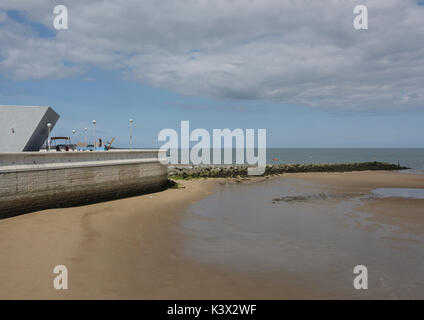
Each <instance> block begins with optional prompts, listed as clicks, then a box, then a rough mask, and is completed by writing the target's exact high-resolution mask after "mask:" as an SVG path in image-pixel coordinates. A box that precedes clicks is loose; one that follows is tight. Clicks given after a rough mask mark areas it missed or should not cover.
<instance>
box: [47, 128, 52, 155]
mask: <svg viewBox="0 0 424 320" xmlns="http://www.w3.org/2000/svg"><path fill="white" fill-rule="evenodd" d="M47 128H48V130H49V136H48V138H47V151H50V132H51V129H52V124H51V123H50V122H49V123H48V124H47Z"/></svg>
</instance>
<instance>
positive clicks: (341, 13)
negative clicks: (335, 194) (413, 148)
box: [0, 0, 424, 109]
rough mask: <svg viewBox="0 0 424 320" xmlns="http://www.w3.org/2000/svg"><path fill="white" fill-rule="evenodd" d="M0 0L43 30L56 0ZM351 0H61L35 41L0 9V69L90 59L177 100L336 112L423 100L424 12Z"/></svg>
mask: <svg viewBox="0 0 424 320" xmlns="http://www.w3.org/2000/svg"><path fill="white" fill-rule="evenodd" d="M15 2H16V1H12V0H2V3H1V4H0V9H17V10H24V11H25V12H26V14H27V16H28V18H29V19H31V20H32V21H35V22H38V23H42V24H44V25H45V26H47V27H49V28H52V21H53V13H52V11H53V7H54V6H55V5H56V4H57V3H56V1H49V0H44V1H42V2H41V3H40V2H37V4H35V3H34V2H33V1H29V0H27V1H20V2H19V4H16V3H15ZM362 3H363V4H366V5H367V6H368V9H369V15H370V16H369V30H366V31H357V30H355V29H354V28H353V26H352V23H353V19H354V15H353V8H354V6H355V5H356V4H357V1H353V0H345V1H343V0H304V1H300V0H299V1H294V0H286V1H283V0H253V1H247V0H246V1H241V0H240V1H229V0H215V1H205V0H179V1H171V0H168V1H165V0H155V1H136V0H130V1H125V2H122V1H118V0H106V1H90V2H88V1H83V0H77V1H72V2H71V1H69V3H67V2H66V1H65V2H64V3H63V4H65V5H67V6H68V9H69V14H70V17H69V30H67V31H58V32H57V36H56V38H40V37H39V35H37V33H34V32H32V31H31V28H30V27H29V26H23V25H21V24H17V23H16V22H14V21H12V20H11V19H9V18H7V17H6V16H5V15H4V13H3V14H2V15H0V22H1V21H3V22H2V23H3V25H2V26H1V27H0V41H1V43H2V46H1V48H0V55H1V56H2V57H3V59H4V60H3V61H1V62H0V72H1V73H3V74H5V75H7V76H10V77H12V78H15V79H41V78H53V79H55V78H62V77H68V76H71V75H75V74H81V73H84V71H85V70H88V69H89V68H91V67H93V66H96V67H101V68H107V69H116V70H120V71H121V72H122V73H123V74H124V75H125V76H126V77H128V78H130V79H135V80H137V81H141V82H143V83H147V84H149V85H151V86H155V87H161V88H167V89H170V90H173V91H176V92H179V93H183V94H187V95H196V96H197V95H201V96H209V97H215V98H224V99H265V100H271V101H276V102H284V103H291V104H298V105H309V106H321V107H341V108H361V109H363V108H376V107H389V108H408V107H422V106H423V105H424V89H423V88H424V86H423V85H422V83H423V80H424V45H423V39H424V24H423V23H422V21H424V7H422V6H418V5H417V1H413V0H372V1H363V2H362Z"/></svg>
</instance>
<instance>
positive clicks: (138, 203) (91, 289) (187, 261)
mask: <svg viewBox="0 0 424 320" xmlns="http://www.w3.org/2000/svg"><path fill="white" fill-rule="evenodd" d="M279 179H281V180H287V182H288V183H289V184H290V183H291V182H290V181H294V180H296V181H303V182H305V183H306V184H305V185H304V186H303V188H306V189H310V190H315V189H316V186H317V185H319V186H320V189H325V190H329V191H331V192H333V193H349V194H355V195H362V194H364V193H367V192H369V191H370V190H371V189H373V188H378V187H408V188H418V187H419V188H423V187H424V175H421V176H419V175H411V174H400V173H393V172H359V173H358V172H356V173H343V174H340V173H331V174H328V173H319V174H316V173H310V174H309V173H308V174H290V175H289V174H286V175H283V176H281V177H273V178H269V179H264V178H258V179H251V180H246V181H242V183H241V186H238V185H236V184H235V182H234V181H233V180H225V179H208V180H194V181H179V182H180V183H181V184H182V185H183V186H184V187H185V188H182V189H170V190H166V191H163V192H159V193H154V194H150V195H143V196H140V197H133V198H128V199H122V200H116V201H111V202H106V203H101V204H94V205H90V206H83V207H76V208H66V209H52V210H45V211H41V212H35V213H31V214H27V215H22V216H18V217H14V218H9V219H4V220H0V257H1V263H0V298H2V299H45V298H47V299H88V298H90V299H253V298H258V299H290V298H291V299H304V298H345V297H347V298H361V297H365V298H373V296H372V295H366V296H358V295H354V294H353V295H352V296H350V295H343V294H340V293H341V292H343V290H338V289H337V288H335V289H334V290H331V288H330V290H329V289H328V288H327V289H325V290H323V289H322V287H321V286H320V284H319V283H317V282H316V281H315V279H311V280H310V281H309V280H308V281H306V280H305V279H309V278H308V277H305V278H304V277H303V274H302V273H301V272H296V270H291V269H290V268H287V269H284V268H281V267H280V265H278V264H277V266H278V267H277V268H267V267H264V268H263V267H262V265H261V263H260V261H259V262H258V263H257V265H252V268H244V267H240V266H239V265H238V264H235V265H230V264H227V263H226V261H225V259H223V260H222V261H218V262H216V260H214V257H220V253H219V252H214V251H213V250H211V248H212V249H213V247H211V245H212V246H213V244H214V241H215V244H216V241H218V244H219V241H220V240H219V239H220V237H219V236H220V235H219V234H218V235H216V234H215V239H212V238H211V239H209V240H210V241H208V239H206V242H205V243H206V244H207V245H208V247H206V248H207V249H208V250H209V251H208V252H207V254H208V255H209V256H212V259H209V260H208V259H203V258H202V257H199V256H198V255H196V253H195V252H194V251H193V250H192V248H190V246H191V244H196V243H198V237H199V233H198V232H197V231H199V230H200V231H201V232H203V231H202V230H203V229H202V228H204V226H205V225H206V226H207V225H210V226H213V223H209V222H208V219H210V217H208V216H207V215H205V216H201V215H200V216H198V217H196V218H195V219H196V223H197V224H198V222H199V219H200V220H201V221H203V222H202V223H201V227H200V229H199V230H197V231H196V230H193V229H189V228H188V227H187V226H189V227H190V226H193V225H192V224H191V225H190V223H191V222H190V221H192V220H190V219H191V215H192V213H193V210H196V208H199V207H196V206H199V205H200V206H201V203H202V201H201V200H202V199H204V201H207V200H208V199H210V198H211V197H212V196H214V194H221V193H222V194H224V193H225V192H226V190H225V189H226V188H227V187H230V188H236V189H237V188H239V187H243V186H253V187H254V186H255V185H260V184H262V183H268V182H269V181H273V180H279ZM309 183H311V184H310V185H309ZM236 189H235V190H236ZM208 196H210V197H208ZM205 197H207V198H206V199H205ZM270 200H271V199H270ZM329 201H332V202H337V201H338V200H329ZM405 201H407V202H405ZM423 201H424V200H414V199H408V200H405V199H397V198H388V199H377V200H373V201H368V202H366V203H363V204H361V205H360V206H359V207H361V206H362V207H361V209H360V210H363V209H364V210H365V209H366V210H369V211H372V212H373V213H375V214H371V215H369V216H367V217H366V219H370V220H369V221H370V222H371V224H367V225H366V226H365V228H363V231H364V232H367V233H373V232H375V230H373V229H372V228H369V226H370V225H377V226H378V225H379V224H381V223H383V224H385V223H390V224H392V225H395V226H397V227H399V228H403V229H402V230H403V231H404V232H411V233H414V234H418V235H419V236H421V235H422V231H423V226H424V217H423V215H422V214H420V212H421V211H422V208H424V203H423ZM234 205H235V206H236V205H237V204H234ZM266 205H273V204H272V203H271V201H270V202H269V204H266ZM405 206H407V208H408V210H407V211H408V214H407V215H404V214H402V213H403V212H404V211H405ZM199 210H200V211H202V210H203V209H202V208H200V209H199ZM228 210H231V208H228ZM420 210H421V211H420ZM224 214H225V212H224ZM355 214H357V213H356V209H355V210H352V215H355ZM327 218H328V219H330V220H333V219H334V220H337V219H338V217H335V216H331V215H330V216H328V217H327ZM327 218H325V219H327ZM187 221H188V222H187ZM340 228H341V232H343V226H342V224H341V225H340ZM358 228H362V227H361V226H359V227H358ZM211 232H212V234H213V232H215V233H216V232H217V230H212V231H211ZM312 233H313V232H312ZM200 236H208V233H203V234H201V235H200ZM217 239H218V240H217ZM221 239H222V238H221ZM229 239H230V240H231V236H229ZM253 239H255V238H253ZM203 240H204V239H203ZM222 240H223V241H222V243H226V242H225V241H224V240H226V239H222ZM233 240H234V239H233ZM236 240H239V239H236ZM244 240H246V241H247V242H248V241H249V239H244ZM251 241H252V240H251ZM231 243H232V244H233V245H234V246H235V247H233V248H228V251H229V252H232V251H233V252H238V251H237V249H238V248H237V246H238V245H240V243H238V242H237V241H232V242H231ZM252 245H253V246H257V247H258V249H259V250H261V248H260V247H261V243H253V244H252ZM263 245H264V246H266V245H267V244H266V243H264V244H263ZM278 245H280V246H281V245H282V244H281V243H279V244H278ZM401 245H403V242H401ZM218 248H219V247H218ZM264 248H265V247H264ZM200 249H202V247H200ZM262 251H264V252H267V250H262ZM193 252H194V253H193ZM201 254H202V253H201ZM270 254H274V255H275V252H274V253H272V252H271V253H270ZM236 256H237V255H236ZM270 257H271V256H270ZM241 258H244V257H243V256H241ZM254 258H255V256H253V259H254ZM241 261H242V262H243V260H241ZM246 261H249V260H246ZM270 261H272V259H270ZM299 261H301V260H299ZM277 262H278V263H279V261H277ZM293 263H295V264H296V261H294V262H293ZM55 265H65V266H67V268H68V273H69V289H68V290H60V291H59V290H55V289H54V288H53V279H54V277H55V276H56V275H55V274H53V268H54V266H55ZM328 272H330V271H328ZM349 281H350V280H349ZM384 297H386V296H384ZM387 297H388V298H391V297H393V298H396V297H397V296H392V295H388V296H387ZM410 297H412V298H414V297H416V296H414V294H412V295H411V296H410ZM421 298H422V297H421Z"/></svg>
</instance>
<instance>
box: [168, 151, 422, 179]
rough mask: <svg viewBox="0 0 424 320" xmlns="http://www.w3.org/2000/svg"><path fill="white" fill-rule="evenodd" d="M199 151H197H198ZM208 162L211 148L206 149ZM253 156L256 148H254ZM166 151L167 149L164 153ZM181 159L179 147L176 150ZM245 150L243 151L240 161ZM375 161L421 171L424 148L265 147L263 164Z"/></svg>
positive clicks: (222, 155) (233, 162) (234, 162)
mask: <svg viewBox="0 0 424 320" xmlns="http://www.w3.org/2000/svg"><path fill="white" fill-rule="evenodd" d="M224 153H225V149H222V150H221V164H224ZM201 154H202V153H201V152H200V155H201ZM209 154H210V160H209V162H210V163H211V162H212V155H213V150H212V149H211V150H209ZM231 154H232V158H231V163H232V164H236V160H237V159H236V149H235V148H234V149H232V152H231ZM254 154H255V156H257V154H258V152H257V150H255V152H254ZM169 155H170V152H169V150H168V156H169ZM178 159H179V162H180V163H181V149H179V150H178ZM245 159H246V154H245V153H244V162H243V163H246V161H245ZM370 161H379V162H386V163H391V164H400V165H401V166H404V167H408V168H410V170H408V171H407V172H411V173H423V174H424V148H267V150H266V163H267V164H296V163H299V164H317V163H353V162H370Z"/></svg>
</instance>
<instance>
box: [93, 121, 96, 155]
mask: <svg viewBox="0 0 424 320" xmlns="http://www.w3.org/2000/svg"><path fill="white" fill-rule="evenodd" d="M96 123H97V122H96V120H93V138H94V144H93V149H94V150H95V149H96Z"/></svg>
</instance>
